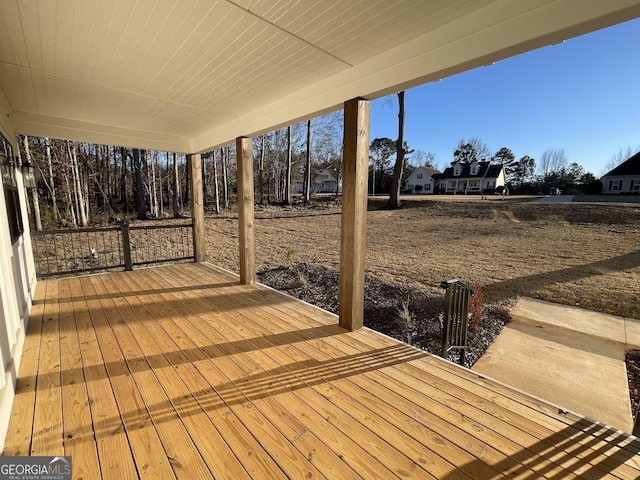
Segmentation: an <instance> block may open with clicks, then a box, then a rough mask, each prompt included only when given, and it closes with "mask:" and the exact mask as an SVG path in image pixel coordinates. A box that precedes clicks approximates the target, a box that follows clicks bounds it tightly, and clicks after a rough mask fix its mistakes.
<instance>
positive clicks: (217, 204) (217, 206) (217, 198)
mask: <svg viewBox="0 0 640 480" xmlns="http://www.w3.org/2000/svg"><path fill="white" fill-rule="evenodd" d="M211 158H212V159H213V195H214V200H215V209H216V213H220V189H219V187H218V162H217V160H216V152H215V151H213V152H211Z"/></svg>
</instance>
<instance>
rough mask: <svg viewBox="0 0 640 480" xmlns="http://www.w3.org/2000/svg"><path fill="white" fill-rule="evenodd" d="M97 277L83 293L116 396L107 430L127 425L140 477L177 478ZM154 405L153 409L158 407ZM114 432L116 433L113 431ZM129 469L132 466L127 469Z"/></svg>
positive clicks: (85, 282)
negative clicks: (115, 414) (96, 285)
mask: <svg viewBox="0 0 640 480" xmlns="http://www.w3.org/2000/svg"><path fill="white" fill-rule="evenodd" d="M95 279H96V277H94V276H90V277H85V279H83V282H82V290H83V294H84V297H85V301H86V302H87V308H88V310H89V312H90V316H91V323H92V325H93V330H94V331H95V339H96V343H97V346H98V348H99V350H100V352H101V354H102V362H103V364H104V366H105V367H106V371H107V375H108V379H109V382H110V384H111V389H112V391H113V396H114V398H115V400H116V402H117V405H118V411H119V415H118V417H107V418H106V419H103V422H102V423H103V427H102V428H105V429H107V431H112V432H113V433H115V434H120V432H121V423H120V422H121V421H122V423H124V427H125V431H126V435H127V439H128V443H129V447H130V448H131V451H132V453H133V458H134V461H135V466H136V469H137V472H138V475H139V476H141V477H146V478H175V475H174V471H173V468H172V466H171V464H170V459H169V456H168V455H167V454H166V453H165V449H164V447H163V444H162V442H161V441H160V438H159V436H158V432H157V430H156V429H155V428H154V424H153V420H152V418H151V415H150V414H149V412H148V411H147V407H146V405H145V402H144V401H143V399H142V397H141V396H140V393H139V392H138V389H137V387H136V384H135V382H134V381H133V378H132V376H131V372H130V371H129V369H128V367H127V364H126V362H125V360H124V358H123V356H122V352H121V350H120V346H119V344H118V341H117V339H116V334H115V332H114V331H113V330H112V329H111V325H110V324H109V320H108V317H109V315H110V316H115V315H116V312H114V311H113V309H112V310H110V311H106V310H105V309H104V308H103V306H102V304H101V301H102V299H101V296H100V295H98V294H97V292H96V291H95V289H94V288H93V282H94V281H95ZM154 404H155V402H152V403H151V405H154ZM112 429H113V430H112ZM127 466H128V465H127Z"/></svg>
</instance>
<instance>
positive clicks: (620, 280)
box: [207, 198, 640, 318]
mask: <svg viewBox="0 0 640 480" xmlns="http://www.w3.org/2000/svg"><path fill="white" fill-rule="evenodd" d="M529 200H530V199H520V200H518V199H510V200H509V201H505V202H501V201H496V200H495V199H489V200H486V201H481V200H479V199H465V200H464V201H460V198H458V199H456V201H450V200H433V199H429V198H425V199H420V200H408V201H405V208H403V209H401V210H395V211H389V210H384V209H382V208H381V207H382V206H383V204H384V201H383V200H377V199H376V200H375V201H370V203H369V212H368V216H367V251H366V270H367V273H368V274H369V275H372V276H374V277H377V278H379V279H381V280H384V281H387V282H396V283H405V284H408V285H410V286H412V287H418V288H423V289H426V290H437V289H438V286H439V284H440V281H441V280H445V279H448V278H451V277H459V278H460V279H462V280H463V281H465V282H466V283H468V284H470V285H478V286H481V287H482V289H483V291H484V292H485V294H486V298H487V300H488V301H489V302H492V303H495V304H504V305H505V306H510V305H513V304H514V302H515V300H516V299H517V297H518V296H520V295H526V296H530V297H533V298H540V299H543V300H548V301H552V302H557V303H563V304H567V305H579V306H580V307H583V308H587V309H590V310H596V311H603V312H607V313H611V314H615V315H623V316H627V317H632V318H640V302H639V299H640V286H639V285H640V205H637V204H636V205H633V204H630V205H619V204H585V203H566V204H565V203H555V204H554V203H538V202H530V201H529ZM339 212H340V209H339V206H335V205H332V204H315V205H314V206H313V207H311V208H290V209H283V208H280V207H257V208H256V263H257V265H256V266H257V269H258V270H262V269H269V268H274V267H278V266H281V265H283V264H284V263H285V258H286V251H287V248H288V247H291V248H293V249H294V251H295V261H296V262H308V263H312V264H319V265H324V266H327V267H329V268H334V269H338V266H339V259H340V215H339ZM207 234H208V241H209V245H208V252H209V258H210V260H211V261H212V262H213V263H215V264H218V265H220V266H222V267H225V268H227V269H229V270H232V271H237V268H238V235H237V216H236V215H235V214H234V213H231V214H227V215H226V216H225V215H224V214H223V215H220V216H215V215H213V216H207Z"/></svg>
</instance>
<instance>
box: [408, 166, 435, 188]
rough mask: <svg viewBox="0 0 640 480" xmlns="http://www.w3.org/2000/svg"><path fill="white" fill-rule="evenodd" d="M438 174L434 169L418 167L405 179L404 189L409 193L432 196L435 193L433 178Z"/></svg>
mask: <svg viewBox="0 0 640 480" xmlns="http://www.w3.org/2000/svg"><path fill="white" fill-rule="evenodd" d="M439 173H440V172H439V171H438V170H436V169H435V168H429V167H418V168H416V169H415V170H414V171H413V172H411V175H409V177H408V178H407V181H406V182H405V185H406V189H407V190H409V191H410V192H411V193H426V194H432V193H434V192H435V186H436V181H435V180H434V179H433V176H434V175H437V174H439Z"/></svg>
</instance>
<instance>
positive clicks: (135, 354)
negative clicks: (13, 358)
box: [4, 264, 640, 480]
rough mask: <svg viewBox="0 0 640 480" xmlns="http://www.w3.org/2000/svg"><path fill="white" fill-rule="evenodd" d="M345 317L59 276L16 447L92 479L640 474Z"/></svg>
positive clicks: (36, 332) (111, 277) (511, 397)
mask: <svg viewBox="0 0 640 480" xmlns="http://www.w3.org/2000/svg"><path fill="white" fill-rule="evenodd" d="M336 323H337V319H336V317H335V316H333V315H331V314H328V313H326V312H323V311H321V310H319V309H316V308H314V307H312V306H309V305H307V304H304V303H302V302H299V301H297V300H294V299H292V298H290V297H288V296H285V295H282V294H280V293H278V292H275V291H273V290H270V289H267V288H265V287H262V286H259V285H253V286H239V285H238V283H237V280H236V278H235V277H234V276H232V275H230V274H228V273H225V272H221V271H219V270H217V269H216V268H214V267H211V266H207V265H196V264H188V265H174V266H165V267H158V268H149V269H143V270H137V271H134V272H122V273H109V274H102V275H93V276H87V277H80V278H72V279H65V280H49V281H46V282H44V281H43V282H41V283H40V284H39V285H38V289H37V298H36V300H35V302H34V306H33V310H32V315H31V320H30V324H29V328H28V333H27V339H26V342H25V348H24V354H23V360H22V364H21V368H20V377H19V379H18V393H17V396H16V399H15V402H14V405H13V412H12V418H11V423H10V427H9V433H8V438H7V441H6V444H5V448H4V454H5V455H62V454H64V455H71V456H72V457H73V469H74V478H84V479H95V478H104V479H118V480H121V479H132V478H149V479H156V478H180V479H188V480H193V479H205V478H230V479H241V478H265V479H276V478H295V479H298V478H327V479H343V478H366V479H373V478H375V479H381V478H398V477H399V478H437V479H454V478H455V479H457V478H466V479H476V480H477V479H489V478H501V477H509V478H527V479H536V478H621V479H622V478H629V479H631V478H638V477H640V461H639V460H640V458H639V457H638V446H639V444H640V443H639V442H638V440H635V437H629V436H627V435H625V434H622V433H620V432H617V431H615V430H612V429H609V428H607V427H605V426H603V425H600V424H596V423H593V422H591V421H589V420H586V419H583V418H581V417H578V416H575V415H573V414H569V413H564V412H562V411H559V410H558V409H557V408H554V407H552V406H550V405H547V404H545V403H543V402H541V401H538V400H535V399H532V398H530V397H528V396H527V395H524V394H522V393H519V392H516V391H514V390H511V389H509V388H507V387H505V386H503V385H501V384H498V383H495V382H493V381H490V380H487V379H483V378H481V377H479V376H478V375H476V374H474V373H472V372H471V371H469V370H466V369H463V368H460V367H458V366H456V365H453V364H451V363H448V362H445V361H443V360H442V359H440V358H438V357H433V356H430V355H428V354H426V353H424V352H421V351H419V350H416V349H413V348H411V347H408V346H406V345H404V344H402V343H399V342H397V341H395V340H393V339H390V338H388V337H385V336H383V335H380V334H378V333H376V332H373V331H371V330H368V329H362V330H360V331H357V332H355V333H349V332H346V331H345V330H343V329H341V328H339V327H338V326H337V324H336ZM576 394H579V392H576Z"/></svg>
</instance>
